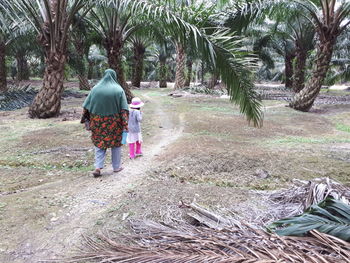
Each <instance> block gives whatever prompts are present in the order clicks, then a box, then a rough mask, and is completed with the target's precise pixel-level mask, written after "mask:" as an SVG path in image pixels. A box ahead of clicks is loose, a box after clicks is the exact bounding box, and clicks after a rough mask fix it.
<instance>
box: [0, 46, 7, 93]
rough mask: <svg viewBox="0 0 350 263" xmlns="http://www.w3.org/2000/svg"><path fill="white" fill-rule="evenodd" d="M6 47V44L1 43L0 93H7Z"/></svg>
mask: <svg viewBox="0 0 350 263" xmlns="http://www.w3.org/2000/svg"><path fill="white" fill-rule="evenodd" d="M5 58H6V46H5V43H4V42H2V41H1V42H0V92H6V91H7V81H6V63H5Z"/></svg>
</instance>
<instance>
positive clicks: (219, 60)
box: [132, 1, 263, 126]
mask: <svg viewBox="0 0 350 263" xmlns="http://www.w3.org/2000/svg"><path fill="white" fill-rule="evenodd" d="M132 9H133V10H134V12H135V13H136V12H137V10H143V11H142V12H143V13H145V14H147V15H148V17H149V18H150V19H152V20H158V21H160V22H161V24H162V25H163V30H164V31H165V32H166V35H169V36H174V37H176V38H178V39H179V40H180V41H182V42H184V41H185V40H186V41H188V43H190V46H191V47H192V48H193V49H194V50H196V51H197V52H198V53H199V54H201V57H202V58H203V60H205V61H206V62H208V64H211V65H213V67H214V69H215V71H216V72H217V73H219V74H220V75H221V79H222V80H223V81H224V83H225V84H226V85H227V88H228V91H229V94H230V98H231V101H233V102H235V103H236V104H238V105H239V106H240V110H241V113H243V114H245V115H246V117H247V119H248V121H252V122H253V123H254V125H256V126H261V125H262V119H263V114H262V111H261V103H260V101H259V99H258V95H257V93H256V92H255V91H254V85H253V78H252V71H253V69H254V65H255V58H253V57H252V56H250V54H249V53H248V52H246V51H244V50H242V49H241V45H240V39H238V38H237V37H235V36H234V35H233V34H232V33H230V31H229V30H228V29H226V28H198V27H197V26H195V25H192V24H190V23H188V22H186V21H185V20H183V19H181V18H179V17H177V16H176V15H174V14H173V13H171V12H169V11H168V10H167V9H165V8H164V7H162V6H157V5H153V4H149V3H147V2H145V1H137V2H136V1H135V2H134V3H133V6H132ZM180 32H186V34H184V33H181V34H179V33H180ZM207 32H210V34H207Z"/></svg>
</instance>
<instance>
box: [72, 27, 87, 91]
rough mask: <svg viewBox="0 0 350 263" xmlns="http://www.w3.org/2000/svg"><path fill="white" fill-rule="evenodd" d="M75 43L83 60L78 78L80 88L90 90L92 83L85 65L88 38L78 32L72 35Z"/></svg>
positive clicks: (79, 67) (79, 66)
mask: <svg viewBox="0 0 350 263" xmlns="http://www.w3.org/2000/svg"><path fill="white" fill-rule="evenodd" d="M72 40H73V44H74V46H75V50H76V51H77V53H78V55H79V57H81V61H80V63H79V65H78V79H79V89H80V90H90V89H91V87H90V84H89V81H88V79H87V74H86V66H85V57H86V54H85V49H86V40H85V37H84V36H83V35H82V34H81V33H76V34H73V35H72Z"/></svg>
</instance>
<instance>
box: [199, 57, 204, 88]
mask: <svg viewBox="0 0 350 263" xmlns="http://www.w3.org/2000/svg"><path fill="white" fill-rule="evenodd" d="M204 70H205V69H204V61H201V76H200V77H201V84H202V85H203V84H204Z"/></svg>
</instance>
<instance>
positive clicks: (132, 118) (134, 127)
mask: <svg viewBox="0 0 350 263" xmlns="http://www.w3.org/2000/svg"><path fill="white" fill-rule="evenodd" d="M143 105H144V103H143V102H142V101H141V100H140V98H133V99H132V101H131V104H130V111H129V123H128V129H129V133H128V137H127V138H126V142H127V143H128V144H129V150H130V152H129V157H130V159H135V157H137V156H142V150H141V144H142V134H141V124H140V123H141V121H142V112H141V110H140V109H141V107H142V106H143ZM135 144H136V153H135Z"/></svg>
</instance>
